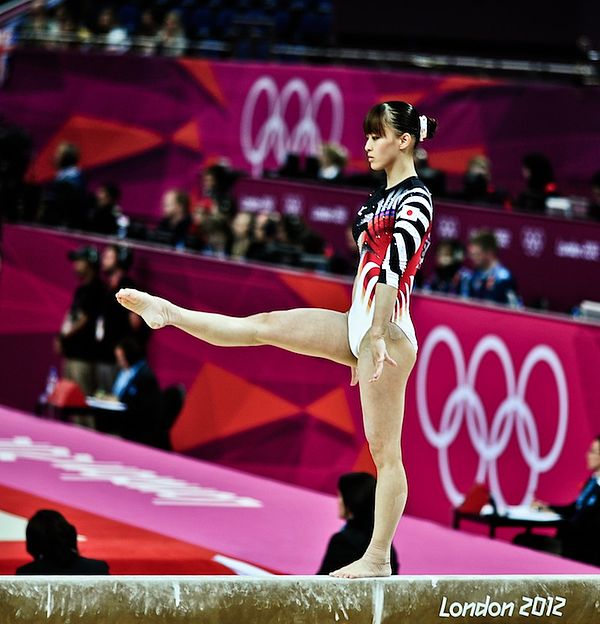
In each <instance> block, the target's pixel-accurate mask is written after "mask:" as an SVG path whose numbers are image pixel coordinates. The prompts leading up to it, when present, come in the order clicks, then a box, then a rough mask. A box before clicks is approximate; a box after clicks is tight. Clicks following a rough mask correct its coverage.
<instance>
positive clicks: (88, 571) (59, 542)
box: [16, 509, 109, 576]
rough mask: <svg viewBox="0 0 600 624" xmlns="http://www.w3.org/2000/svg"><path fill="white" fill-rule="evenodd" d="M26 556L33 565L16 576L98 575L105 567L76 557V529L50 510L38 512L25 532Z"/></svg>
mask: <svg viewBox="0 0 600 624" xmlns="http://www.w3.org/2000/svg"><path fill="white" fill-rule="evenodd" d="M25 535H26V544H27V552H28V553H29V554H30V555H31V556H32V557H33V561H31V562H30V563H26V564H25V565H22V566H20V567H19V568H17V571H16V574H17V575H23V576H24V575H28V576H29V575H40V576H42V575H43V576H46V575H62V574H64V575H100V574H108V573H109V572H108V564H107V563H106V561H101V560H100V559H87V558H86V557H82V556H81V555H80V554H79V548H78V546H77V529H76V528H75V527H74V526H73V525H72V524H70V523H69V522H68V521H67V520H66V518H65V517H64V516H63V515H62V514H61V513H59V512H58V511H55V510H53V509H40V510H39V511H36V513H35V514H34V515H33V516H32V517H31V518H30V519H29V522H28V523H27V529H26V530H25Z"/></svg>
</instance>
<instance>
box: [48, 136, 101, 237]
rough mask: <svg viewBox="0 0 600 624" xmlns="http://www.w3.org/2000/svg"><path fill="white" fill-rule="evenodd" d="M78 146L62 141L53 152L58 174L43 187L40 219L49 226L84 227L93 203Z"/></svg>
mask: <svg viewBox="0 0 600 624" xmlns="http://www.w3.org/2000/svg"><path fill="white" fill-rule="evenodd" d="M79 161H80V153H79V148H78V147H77V146H76V145H75V144H73V143H67V142H63V143H61V144H60V145H59V146H58V147H57V149H56V152H55V153H54V166H55V168H56V175H55V176H54V180H52V182H50V184H49V185H48V186H47V187H46V188H45V189H44V191H43V194H42V203H41V206H40V213H39V215H38V218H39V220H40V221H42V223H46V224H48V225H62V226H66V227H70V228H75V229H83V227H84V225H85V224H86V223H87V220H88V211H89V208H90V205H91V201H90V197H89V195H88V193H87V191H86V188H85V180H84V178H83V174H82V172H81V169H80V168H79Z"/></svg>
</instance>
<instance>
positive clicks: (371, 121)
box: [363, 101, 438, 145]
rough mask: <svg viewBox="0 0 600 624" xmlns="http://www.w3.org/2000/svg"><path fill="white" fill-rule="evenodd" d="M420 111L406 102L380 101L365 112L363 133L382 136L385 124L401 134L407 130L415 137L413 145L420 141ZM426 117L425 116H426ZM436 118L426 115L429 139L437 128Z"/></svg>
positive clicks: (427, 136)
mask: <svg viewBox="0 0 600 624" xmlns="http://www.w3.org/2000/svg"><path fill="white" fill-rule="evenodd" d="M419 117H421V113H419V111H418V110H417V109H416V108H415V107H414V106H413V105H412V104H408V102H395V101H394V102H381V103H380V104H376V105H375V106H373V108H372V109H371V110H370V111H369V112H368V113H367V116H366V117H365V120H364V122H363V128H364V131H365V134H375V135H377V136H383V135H384V134H385V128H386V126H387V127H389V128H391V129H392V130H394V131H395V132H397V133H398V134H402V133H404V132H408V133H409V134H411V135H412V136H413V137H414V138H415V145H417V144H418V143H420V141H421V138H420V137H421V122H420V120H419ZM426 117H427V116H426ZM437 125H438V124H437V120H436V119H433V118H432V117H427V135H426V136H425V137H423V138H425V139H431V138H432V137H433V136H434V135H435V131H436V130H437Z"/></svg>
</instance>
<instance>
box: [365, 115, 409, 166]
mask: <svg viewBox="0 0 600 624" xmlns="http://www.w3.org/2000/svg"><path fill="white" fill-rule="evenodd" d="M384 129H385V134H384V135H383V136H380V135H377V134H367V140H366V142H365V152H366V154H367V160H368V161H369V166H370V167H371V169H372V170H373V171H387V170H388V169H390V168H391V167H392V166H393V165H394V163H395V162H396V161H397V160H398V158H401V157H403V156H406V155H407V152H408V150H409V148H410V145H411V140H412V137H411V136H410V134H408V132H403V133H402V134H397V133H396V132H395V131H394V130H392V129H391V128H389V127H388V126H384ZM411 157H412V155H411Z"/></svg>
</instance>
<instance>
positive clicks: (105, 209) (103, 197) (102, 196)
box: [88, 182, 122, 235]
mask: <svg viewBox="0 0 600 624" xmlns="http://www.w3.org/2000/svg"><path fill="white" fill-rule="evenodd" d="M119 199H121V189H120V188H119V187H118V186H117V185H116V184H113V183H112V182H107V183H106V184H102V185H101V186H99V187H98V189H97V190H96V201H95V205H94V208H93V210H92V214H91V215H90V221H89V226H88V227H89V229H90V230H91V231H92V232H97V233H98V234H108V235H114V234H117V232H118V231H119V218H120V217H121V216H122V213H121V208H120V207H119Z"/></svg>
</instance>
